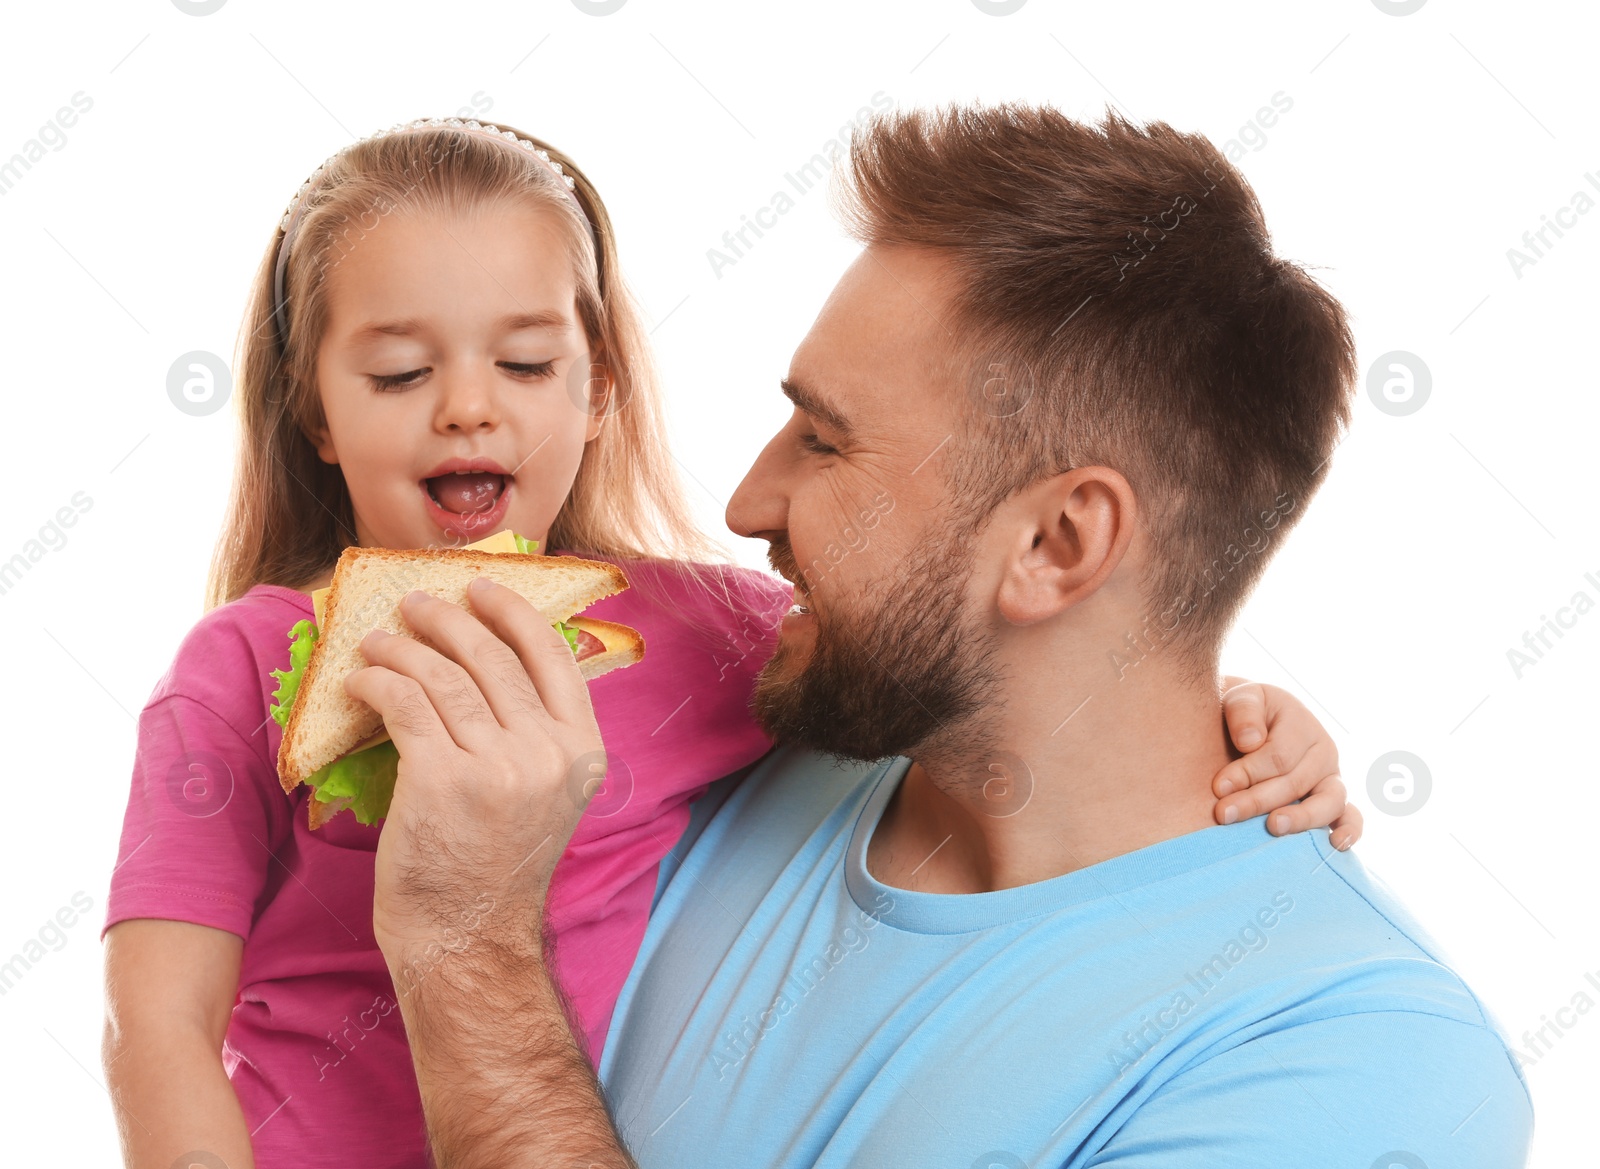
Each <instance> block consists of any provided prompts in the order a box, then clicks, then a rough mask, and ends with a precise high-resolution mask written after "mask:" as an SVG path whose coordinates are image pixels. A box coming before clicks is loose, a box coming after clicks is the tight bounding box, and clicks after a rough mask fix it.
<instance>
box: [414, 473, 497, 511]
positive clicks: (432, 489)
mask: <svg viewBox="0 0 1600 1169" xmlns="http://www.w3.org/2000/svg"><path fill="white" fill-rule="evenodd" d="M505 486H506V480H505V476H504V475H492V474H490V473H488V472H486V471H474V472H470V473H462V472H459V471H457V472H452V473H451V474H449V475H439V476H436V477H434V478H432V479H429V480H428V491H429V493H430V494H432V496H433V498H434V501H435V502H436V503H438V505H439V506H440V507H442V508H444V509H445V511H453V512H455V513H456V514H457V515H465V514H467V513H470V512H476V511H488V510H489V509H490V508H491V507H493V506H494V504H495V500H497V499H499V498H500V493H501V492H502V491H504V490H505Z"/></svg>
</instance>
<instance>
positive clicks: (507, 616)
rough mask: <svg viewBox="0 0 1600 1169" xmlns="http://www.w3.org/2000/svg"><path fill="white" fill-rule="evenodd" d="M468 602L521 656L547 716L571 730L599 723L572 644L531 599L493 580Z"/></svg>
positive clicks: (477, 585)
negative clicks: (571, 727) (574, 655)
mask: <svg viewBox="0 0 1600 1169" xmlns="http://www.w3.org/2000/svg"><path fill="white" fill-rule="evenodd" d="M467 601H468V603H470V604H471V605H472V608H473V611H474V612H475V613H477V614H478V615H479V616H480V617H481V618H483V620H484V622H485V623H486V624H487V625H488V626H489V627H490V628H491V629H493V630H494V632H495V633H496V634H498V635H499V637H500V639H501V640H502V641H504V642H505V643H506V644H507V645H509V646H510V647H511V648H512V650H513V651H515V653H516V655H517V657H518V659H519V660H520V661H521V662H522V665H523V668H524V669H525V670H526V671H527V674H528V677H529V678H531V679H532V680H533V686H534V689H535V691H536V692H537V693H538V696H539V700H540V701H541V702H543V703H544V708H545V710H547V711H549V713H550V716H551V717H552V718H554V719H555V720H556V721H557V722H561V723H565V724H567V725H569V726H573V725H582V724H587V723H593V722H594V709H593V707H592V706H591V705H590V702H589V687H588V685H587V684H586V683H585V682H584V680H583V675H582V674H580V673H579V672H578V667H577V663H576V662H575V661H574V660H573V657H572V647H571V646H569V645H568V644H567V639H566V638H565V637H563V636H561V634H559V633H557V632H556V630H555V626H553V625H551V624H550V622H549V621H547V620H546V619H545V617H544V614H542V613H540V612H539V610H537V609H535V608H534V607H533V606H532V605H531V604H529V603H528V601H527V599H526V598H525V597H523V596H521V595H520V594H518V593H516V592H513V591H512V590H511V589H508V588H506V587H505V586H504V585H499V584H496V583H495V582H494V581H492V580H489V579H488V578H487V577H479V578H478V579H477V580H475V581H473V582H472V583H471V584H470V585H468V586H467Z"/></svg>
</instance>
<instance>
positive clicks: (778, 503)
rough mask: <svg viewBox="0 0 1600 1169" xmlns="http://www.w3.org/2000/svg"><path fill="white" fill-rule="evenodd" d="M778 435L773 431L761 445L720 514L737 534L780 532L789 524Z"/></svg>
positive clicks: (756, 534) (787, 501) (787, 498)
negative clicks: (771, 435)
mask: <svg viewBox="0 0 1600 1169" xmlns="http://www.w3.org/2000/svg"><path fill="white" fill-rule="evenodd" d="M779 437H780V436H779V435H774V436H773V437H772V439H771V440H770V441H768V443H767V445H766V446H765V447H764V448H762V451H761V453H760V454H759V455H757V456H756V461H755V462H754V463H752V464H751V465H750V469H749V470H748V471H746V472H745V473H744V478H743V479H742V480H740V482H739V486H738V487H736V488H734V491H733V498H731V499H729V500H728V509H727V512H726V514H725V515H724V517H723V518H724V519H725V520H726V522H727V525H728V530H729V531H731V532H732V533H733V534H734V535H736V536H759V535H761V534H762V533H763V532H781V531H783V530H784V529H786V528H787V527H788V526H789V496H788V491H787V488H786V484H785V483H784V480H783V476H782V474H781V467H780V463H781V460H779V459H778V458H777V450H776V448H777V444H778V439H779Z"/></svg>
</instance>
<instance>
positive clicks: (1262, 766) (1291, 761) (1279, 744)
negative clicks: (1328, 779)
mask: <svg viewBox="0 0 1600 1169" xmlns="http://www.w3.org/2000/svg"><path fill="white" fill-rule="evenodd" d="M1283 738H1284V736H1282V735H1278V736H1275V737H1274V738H1271V739H1268V740H1267V742H1266V744H1265V745H1264V746H1261V747H1258V748H1256V750H1254V751H1252V752H1250V754H1248V755H1245V756H1242V757H1241V758H1238V759H1235V760H1233V762H1231V763H1227V764H1224V765H1223V767H1222V769H1221V770H1220V771H1218V772H1217V774H1216V776H1215V777H1214V778H1213V779H1212V781H1211V790H1212V792H1213V793H1215V795H1216V797H1217V798H1218V799H1222V798H1224V797H1225V796H1229V795H1232V794H1233V793H1234V792H1242V791H1246V790H1248V789H1250V788H1252V787H1254V786H1255V785H1256V784H1258V783H1264V782H1265V781H1266V780H1269V779H1276V778H1278V777H1279V776H1282V775H1289V774H1291V773H1293V772H1295V771H1297V770H1298V769H1300V768H1302V767H1307V766H1312V767H1313V768H1314V767H1315V766H1321V768H1322V770H1321V771H1320V772H1318V773H1317V774H1315V775H1307V776H1306V777H1305V783H1306V787H1307V788H1308V789H1309V788H1310V786H1311V785H1312V784H1313V783H1315V782H1316V781H1317V780H1318V779H1320V778H1322V776H1324V775H1326V774H1328V773H1329V772H1330V771H1334V770H1336V769H1337V768H1338V762H1339V757H1338V755H1337V754H1333V753H1331V752H1326V751H1325V750H1324V748H1325V747H1330V746H1331V744H1326V743H1313V744H1312V745H1311V746H1310V747H1309V748H1304V749H1302V750H1301V751H1300V753H1299V754H1293V753H1291V749H1290V748H1289V747H1288V746H1287V745H1286V744H1285V743H1284V742H1283ZM1302 794H1303V792H1296V793H1295V796H1296V797H1298V796H1300V795H1302ZM1269 806H1270V805H1269Z"/></svg>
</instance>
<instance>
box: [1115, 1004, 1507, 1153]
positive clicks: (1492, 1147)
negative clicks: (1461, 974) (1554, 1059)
mask: <svg viewBox="0 0 1600 1169" xmlns="http://www.w3.org/2000/svg"><path fill="white" fill-rule="evenodd" d="M1532 1132H1533V1107H1532V1104H1531V1103H1530V1101H1529V1098H1528V1092H1527V1088H1526V1086H1525V1085H1524V1084H1523V1081H1522V1077H1521V1074H1520V1073H1519V1072H1518V1071H1517V1069H1516V1067H1515V1066H1514V1065H1513V1063H1512V1061H1511V1057H1510V1055H1509V1054H1508V1053H1507V1051H1506V1049H1505V1046H1504V1045H1503V1044H1502V1043H1501V1041H1500V1039H1499V1037H1498V1036H1497V1035H1496V1034H1495V1033H1494V1032H1493V1031H1492V1030H1490V1029H1489V1028H1487V1027H1484V1026H1479V1025H1476V1024H1473V1023H1467V1022H1461V1021H1458V1020H1455V1019H1449V1018H1443V1017H1440V1016H1437V1015H1431V1014H1425V1013H1421V1012H1411V1011H1393V1012H1379V1013H1371V1014H1359V1015H1340V1016H1336V1017H1333V1018H1329V1019H1323V1020H1320V1021H1317V1022H1314V1023H1306V1024H1303V1025H1299V1026H1296V1027H1292V1028H1288V1029H1286V1030H1282V1031H1276V1032H1271V1033H1268V1034H1265V1035H1261V1036H1258V1037H1257V1038H1255V1039H1252V1040H1250V1041H1248V1042H1246V1043H1243V1044H1240V1045H1239V1046H1237V1047H1234V1048H1231V1049H1229V1050H1227V1051H1224V1052H1221V1053H1219V1054H1218V1055H1216V1056H1213V1057H1211V1058H1209V1059H1206V1060H1205V1061H1204V1062H1202V1063H1200V1064H1198V1065H1196V1066H1194V1067H1192V1068H1189V1069H1187V1070H1185V1071H1183V1072H1181V1073H1179V1074H1178V1075H1177V1076H1175V1077H1173V1078H1172V1079H1171V1080H1169V1081H1168V1082H1167V1083H1165V1084H1164V1085H1162V1086H1161V1087H1160V1088H1159V1089H1157V1090H1156V1091H1155V1092H1154V1093H1153V1094H1152V1095H1151V1096H1150V1097H1149V1098H1148V1099H1146V1100H1145V1101H1144V1102H1143V1103H1142V1104H1140V1105H1139V1106H1138V1107H1137V1109H1136V1110H1135V1111H1134V1112H1133V1114H1132V1115H1131V1116H1130V1117H1129V1118H1128V1119H1127V1121H1126V1122H1125V1123H1123V1124H1122V1125H1121V1127H1120V1128H1118V1130H1117V1132H1116V1134H1115V1135H1114V1136H1113V1137H1111V1139H1110V1140H1109V1142H1108V1143H1107V1144H1106V1146H1105V1147H1104V1148H1103V1149H1102V1150H1101V1151H1100V1152H1099V1154H1098V1155H1096V1156H1095V1157H1094V1158H1093V1159H1092V1160H1090V1161H1089V1162H1088V1164H1089V1165H1092V1166H1096V1167H1101V1166H1103V1167H1107V1169H1109V1167H1113V1166H1114V1167H1115V1169H1189V1167H1191V1166H1193V1167H1194V1169H1215V1167H1216V1166H1219V1165H1226V1166H1228V1167H1229V1169H1256V1167H1258V1166H1259V1167H1260V1169H1283V1166H1285V1165H1293V1166H1296V1167H1297V1169H1323V1167H1326V1169H1369V1167H1370V1169H1391V1167H1394V1169H1442V1167H1443V1166H1450V1169H1516V1167H1517V1166H1520V1165H1522V1164H1524V1162H1525V1161H1526V1159H1527V1154H1528V1142H1529V1140H1530V1139H1531V1137H1532Z"/></svg>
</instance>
